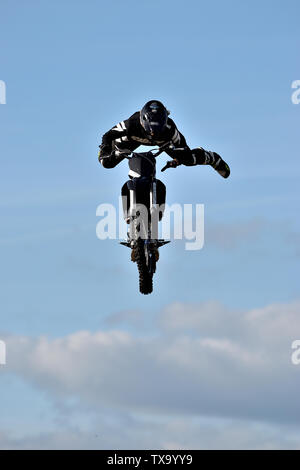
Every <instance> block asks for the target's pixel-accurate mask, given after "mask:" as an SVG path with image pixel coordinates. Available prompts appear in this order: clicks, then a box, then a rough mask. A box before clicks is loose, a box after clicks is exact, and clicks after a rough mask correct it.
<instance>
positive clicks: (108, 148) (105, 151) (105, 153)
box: [98, 144, 112, 161]
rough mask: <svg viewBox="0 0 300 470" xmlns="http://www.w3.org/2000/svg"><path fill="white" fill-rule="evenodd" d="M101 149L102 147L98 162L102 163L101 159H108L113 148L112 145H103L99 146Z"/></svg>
mask: <svg viewBox="0 0 300 470" xmlns="http://www.w3.org/2000/svg"><path fill="white" fill-rule="evenodd" d="M99 147H100V150H99V154H98V160H99V161H100V160H101V158H103V157H107V156H108V155H110V154H111V152H112V148H111V145H109V144H101V145H99Z"/></svg>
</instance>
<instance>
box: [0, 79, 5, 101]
mask: <svg viewBox="0 0 300 470" xmlns="http://www.w3.org/2000/svg"><path fill="white" fill-rule="evenodd" d="M0 104H6V84H5V82H4V81H3V80H0Z"/></svg>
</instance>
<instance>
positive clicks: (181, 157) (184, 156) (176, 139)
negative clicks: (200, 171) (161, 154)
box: [165, 118, 196, 166]
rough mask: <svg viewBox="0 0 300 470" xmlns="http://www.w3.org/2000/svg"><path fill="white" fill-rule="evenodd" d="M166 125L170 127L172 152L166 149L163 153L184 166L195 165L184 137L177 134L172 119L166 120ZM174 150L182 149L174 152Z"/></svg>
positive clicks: (177, 131) (179, 133)
mask: <svg viewBox="0 0 300 470" xmlns="http://www.w3.org/2000/svg"><path fill="white" fill-rule="evenodd" d="M168 125H169V126H170V132H171V142H172V143H173V146H174V150H173V149H172V150H171V149H166V150H165V152H166V153H167V154H168V155H169V156H170V157H172V158H174V159H176V160H177V161H178V162H179V163H181V164H183V165H186V166H193V165H195V163H196V162H195V157H194V156H193V154H192V151H191V149H190V148H189V146H188V145H187V143H186V140H185V137H184V136H183V135H182V134H181V132H179V130H178V129H177V127H176V124H175V123H174V121H173V120H172V119H170V118H169V119H168ZM176 149H184V150H181V151H178V150H177V151H176Z"/></svg>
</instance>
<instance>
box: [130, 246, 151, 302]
mask: <svg viewBox="0 0 300 470" xmlns="http://www.w3.org/2000/svg"><path fill="white" fill-rule="evenodd" d="M134 250H135V253H134V254H135V260H136V263H137V267H138V271H139V286H140V293H141V294H144V295H148V294H151V292H152V291H153V272H154V271H153V269H152V268H151V267H150V263H149V261H150V260H149V259H148V260H147V255H149V251H148V253H146V252H145V250H147V246H146V244H145V243H144V240H141V239H139V240H137V242H136V245H135V247H134ZM150 256H151V258H152V254H150ZM147 261H148V262H147Z"/></svg>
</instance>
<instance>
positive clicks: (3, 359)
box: [0, 340, 6, 366]
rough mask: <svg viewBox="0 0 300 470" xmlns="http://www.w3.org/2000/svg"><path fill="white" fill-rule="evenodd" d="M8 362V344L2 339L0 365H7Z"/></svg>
mask: <svg viewBox="0 0 300 470" xmlns="http://www.w3.org/2000/svg"><path fill="white" fill-rule="evenodd" d="M5 364H6V344H5V342H4V341H2V340H0V366H5Z"/></svg>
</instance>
